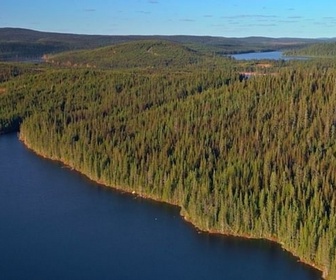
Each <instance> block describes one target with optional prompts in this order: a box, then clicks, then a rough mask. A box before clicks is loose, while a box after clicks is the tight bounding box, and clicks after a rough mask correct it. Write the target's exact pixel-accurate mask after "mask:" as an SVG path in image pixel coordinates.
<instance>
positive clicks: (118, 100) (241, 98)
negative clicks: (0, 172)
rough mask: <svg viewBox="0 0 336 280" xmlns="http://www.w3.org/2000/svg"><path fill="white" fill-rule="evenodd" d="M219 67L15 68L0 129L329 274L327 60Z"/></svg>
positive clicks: (201, 222)
mask: <svg viewBox="0 0 336 280" xmlns="http://www.w3.org/2000/svg"><path fill="white" fill-rule="evenodd" d="M218 65H220V67H218ZM218 65H215V64H213V65H212V67H209V64H206V65H205V66H202V64H198V65H194V66H192V65H188V66H187V67H185V68H183V67H177V68H169V69H166V68H164V67H163V68H159V69H154V70H153V69H147V68H144V69H129V70H102V69H75V68H69V69H52V68H50V69H49V68H45V69H43V71H42V70H41V71H40V72H38V73H35V72H34V73H22V74H21V75H17V76H15V77H10V78H8V79H6V80H7V81H5V82H3V83H2V84H0V86H1V88H3V89H4V92H3V93H2V94H0V131H2V132H9V131H13V130H18V129H19V127H20V137H21V139H22V140H23V141H24V142H25V143H26V144H27V145H28V146H29V147H31V148H32V149H34V150H35V151H36V152H38V153H40V154H42V155H44V156H47V157H49V158H52V159H57V160H61V161H63V162H65V163H67V164H69V165H70V166H72V167H73V168H75V169H77V170H79V171H80V172H82V173H84V174H86V175H88V176H89V177H90V178H92V179H93V180H96V181H99V182H101V183H104V184H106V185H109V186H113V187H117V188H120V189H122V190H125V191H129V192H133V191H134V192H136V193H137V194H139V195H143V196H146V197H151V198H153V199H158V200H162V201H166V202H169V203H173V204H176V205H179V206H180V207H181V213H182V215H184V216H185V217H186V218H187V219H188V220H190V221H191V222H192V223H194V224H195V225H196V226H197V227H199V228H200V229H202V230H207V231H211V232H220V233H225V234H232V235H242V236H249V237H256V238H268V239H272V240H276V241H277V242H279V243H281V244H282V245H283V247H284V248H286V249H287V250H289V251H291V252H293V253H294V254H295V255H297V256H299V257H300V258H301V259H302V260H303V261H306V262H308V263H310V264H314V265H316V266H317V267H318V268H320V269H321V270H323V272H324V276H325V277H326V278H327V279H336V190H335V184H336V142H335V137H336V111H335V108H336V84H335V81H336V68H335V66H336V65H335V63H334V62H333V61H329V62H314V61H301V62H282V65H281V67H277V66H276V65H273V66H274V67H273V68H268V70H267V73H258V75H254V76H252V77H251V78H247V77H245V76H244V75H243V74H241V73H243V72H244V71H243V70H244V67H250V66H244V65H241V64H239V63H238V62H234V61H232V60H229V59H227V60H221V61H220V62H219V63H218ZM265 71H266V70H265Z"/></svg>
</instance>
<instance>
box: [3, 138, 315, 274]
mask: <svg viewBox="0 0 336 280" xmlns="http://www.w3.org/2000/svg"><path fill="white" fill-rule="evenodd" d="M0 155H1V160H0V226H1V227H0V275H1V277H0V278H1V279H2V280H11V279H13V280H21V279H25V280H26V279H28V280H29V279H33V280H40V279H41V280H42V279H43V280H44V279H47V280H52V279H55V280H56V279H57V280H59V279H71V280H73V279H78V280H79V279H80V280H85V279H99V280H104V279H120V280H124V279H125V280H128V279H129V280H132V279H137V280H138V279H140V280H141V279H146V280H151V279H167V280H168V279H169V280H172V279H181V280H182V279H183V280H188V279H193V280H198V279H212V280H213V279H225V280H244V279H249V280H254V279H255V280H256V279H258V280H263V279H265V280H266V279H267V280H269V279H272V280H283V279H286V280H290V279H295V280H317V279H320V273H319V272H318V271H316V270H314V269H312V268H310V267H308V266H306V265H304V264H302V263H299V262H298V261H297V259H296V258H294V257H293V256H291V255H290V254H289V253H287V252H285V251H283V250H282V249H281V248H280V246H278V245H276V244H274V243H271V242H267V241H262V240H245V239H241V238H232V237H223V236H218V235H209V234H205V233H198V232H197V231H196V230H195V229H194V227H192V226H191V225H190V224H188V223H186V222H185V221H184V220H183V219H182V218H181V217H180V216H179V210H178V208H176V207H173V206H170V205H167V204H163V203H157V202H153V201H148V200H145V199H141V198H136V197H133V196H131V195H128V194H123V193H120V192H117V191H115V190H113V189H111V188H107V187H103V186H100V185H99V184H96V183H94V182H92V181H90V180H88V179H87V178H86V177H84V176H82V175H80V174H79V173H77V172H75V171H72V170H70V169H68V168H66V167H64V166H63V165H62V164H61V163H57V162H53V161H50V160H47V159H44V158H41V157H38V156H36V155H35V154H34V153H33V152H31V151H29V150H27V149H26V148H25V147H24V146H23V145H22V144H21V142H20V141H19V140H18V139H17V137H16V134H10V135H5V136H1V137H0Z"/></svg>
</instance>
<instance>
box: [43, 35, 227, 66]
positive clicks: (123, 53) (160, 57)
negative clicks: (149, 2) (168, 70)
mask: <svg viewBox="0 0 336 280" xmlns="http://www.w3.org/2000/svg"><path fill="white" fill-rule="evenodd" d="M210 59H211V57H209V56H207V55H205V54H202V53H200V52H197V51H194V50H192V49H190V48H187V47H185V46H183V45H181V44H178V43H173V42H169V41H162V40H146V41H135V42H129V43H122V44H116V45H113V46H109V47H103V48H98V49H94V50H83V51H72V52H65V53H61V54H56V55H50V56H45V61H46V62H49V63H53V64H57V65H63V66H64V65H66V66H75V67H76V66H77V67H83V66H87V67H94V68H96V67H98V68H114V69H116V68H118V69H122V68H124V69H125V68H138V67H141V68H158V67H160V68H162V67H184V66H187V65H192V64H199V63H204V62H205V61H206V60H210ZM212 60H213V62H215V60H214V59H212ZM218 60H220V58H218Z"/></svg>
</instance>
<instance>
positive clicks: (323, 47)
mask: <svg viewBox="0 0 336 280" xmlns="http://www.w3.org/2000/svg"><path fill="white" fill-rule="evenodd" d="M286 54H287V55H296V56H312V57H328V58H331V57H334V58H336V42H330V41H328V42H323V43H317V44H312V45H309V46H307V47H304V48H300V49H296V50H292V51H289V52H286Z"/></svg>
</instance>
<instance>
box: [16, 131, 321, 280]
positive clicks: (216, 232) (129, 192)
mask: <svg viewBox="0 0 336 280" xmlns="http://www.w3.org/2000/svg"><path fill="white" fill-rule="evenodd" d="M17 137H18V139H19V140H20V142H21V143H23V144H24V146H25V147H26V148H27V149H28V150H30V151H32V152H33V153H35V154H36V155H37V156H40V157H42V158H44V159H47V160H51V161H54V162H58V163H60V164H62V165H63V166H64V167H66V168H69V169H70V170H72V171H76V172H78V173H80V174H81V175H83V176H85V177H86V178H87V179H89V180H90V181H92V182H94V183H97V184H99V185H101V186H102V187H106V188H111V189H113V190H115V191H116V192H120V193H123V194H127V195H130V196H133V197H138V198H141V199H145V200H150V201H153V202H157V203H165V204H168V205H171V206H173V207H177V208H178V209H179V215H180V217H181V218H182V219H183V220H184V221H185V222H186V223H188V224H189V225H191V226H192V227H193V228H194V229H195V230H196V231H197V232H199V233H203V234H210V235H219V236H223V237H236V238H242V239H246V240H265V241H268V242H272V243H275V244H277V245H279V246H280V247H281V248H282V249H283V250H284V251H286V252H288V253H289V254H291V255H292V256H293V257H294V258H296V259H297V262H300V263H302V264H305V265H307V266H310V267H311V268H313V269H315V270H317V271H319V272H320V273H321V277H322V278H321V279H327V272H326V271H325V270H323V268H321V267H319V266H317V265H316V264H315V263H312V262H309V261H307V260H305V259H302V258H300V257H299V256H298V255H296V254H295V253H294V252H292V251H290V250H288V249H287V248H286V247H285V244H284V243H283V242H280V241H279V240H277V239H276V238H275V237H266V236H264V237H257V236H253V235H250V234H236V233H233V232H222V231H219V230H211V229H202V228H201V227H199V226H198V225H197V224H195V223H193V222H192V219H190V218H189V217H188V216H187V215H186V214H185V213H184V210H183V207H182V206H181V205H179V204H177V203H174V202H172V201H166V200H161V199H159V198H156V197H154V196H151V195H148V194H143V193H137V192H136V191H134V190H127V189H126V190H125V188H123V187H122V186H112V185H109V184H108V183H106V182H104V180H98V179H95V178H92V177H91V176H89V175H87V174H85V173H84V172H82V171H80V170H78V169H76V168H75V167H74V166H72V165H71V164H70V163H68V162H66V161H63V160H61V159H57V158H53V157H48V156H46V155H45V154H43V153H42V152H38V151H36V150H35V149H33V148H32V147H31V146H30V145H29V144H28V143H27V141H25V138H23V137H22V134H21V133H17Z"/></svg>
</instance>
